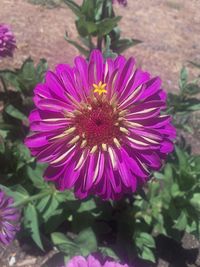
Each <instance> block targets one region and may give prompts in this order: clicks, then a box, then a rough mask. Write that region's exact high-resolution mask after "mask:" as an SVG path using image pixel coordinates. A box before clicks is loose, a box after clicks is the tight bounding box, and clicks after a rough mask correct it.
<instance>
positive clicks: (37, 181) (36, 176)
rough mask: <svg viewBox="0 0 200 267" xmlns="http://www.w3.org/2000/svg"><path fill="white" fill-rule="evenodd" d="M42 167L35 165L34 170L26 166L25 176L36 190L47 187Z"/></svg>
mask: <svg viewBox="0 0 200 267" xmlns="http://www.w3.org/2000/svg"><path fill="white" fill-rule="evenodd" d="M44 167H45V166H44V165H42V164H37V165H36V167H35V169H33V168H32V167H31V166H27V169H26V171H27V176H28V178H29V179H30V180H31V181H32V183H33V184H34V186H35V187H36V188H39V189H42V188H45V187H47V186H48V183H47V182H45V181H44V178H43V177H42V176H43V172H44Z"/></svg>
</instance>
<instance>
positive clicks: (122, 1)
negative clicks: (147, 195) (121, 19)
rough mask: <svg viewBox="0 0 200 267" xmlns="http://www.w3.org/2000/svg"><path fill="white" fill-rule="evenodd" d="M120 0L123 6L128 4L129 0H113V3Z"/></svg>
mask: <svg viewBox="0 0 200 267" xmlns="http://www.w3.org/2000/svg"><path fill="white" fill-rule="evenodd" d="M116 2H118V3H119V4H120V5H122V6H127V4H128V2H127V0H113V3H116Z"/></svg>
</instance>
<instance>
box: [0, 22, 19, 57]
mask: <svg viewBox="0 0 200 267" xmlns="http://www.w3.org/2000/svg"><path fill="white" fill-rule="evenodd" d="M15 48H16V41H15V37H14V35H13V33H12V31H11V30H10V27H9V26H8V25H6V24H0V58H1V57H6V56H12V55H13V51H14V49H15Z"/></svg>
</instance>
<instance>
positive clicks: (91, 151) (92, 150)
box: [90, 145, 98, 154]
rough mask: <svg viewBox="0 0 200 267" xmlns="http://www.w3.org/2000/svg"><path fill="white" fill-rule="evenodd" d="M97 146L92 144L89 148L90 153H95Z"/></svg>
mask: <svg viewBox="0 0 200 267" xmlns="http://www.w3.org/2000/svg"><path fill="white" fill-rule="evenodd" d="M97 148H98V146H97V145H95V146H93V148H92V149H91V150H90V153H92V154H93V153H95V152H96V151H97Z"/></svg>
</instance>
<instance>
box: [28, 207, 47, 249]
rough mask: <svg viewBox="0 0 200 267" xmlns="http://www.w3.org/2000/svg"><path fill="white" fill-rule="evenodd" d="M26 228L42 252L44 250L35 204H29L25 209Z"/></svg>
mask: <svg viewBox="0 0 200 267" xmlns="http://www.w3.org/2000/svg"><path fill="white" fill-rule="evenodd" d="M24 226H25V228H26V229H27V230H28V231H29V233H30V235H31V237H32V239H33V240H34V241H35V243H36V244H37V245H38V247H39V248H40V249H41V250H44V248H43V245H42V241H41V237H40V230H39V223H38V214H37V211H36V209H35V207H34V205H33V204H31V203H29V204H28V205H27V206H26V207H25V209H24Z"/></svg>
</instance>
